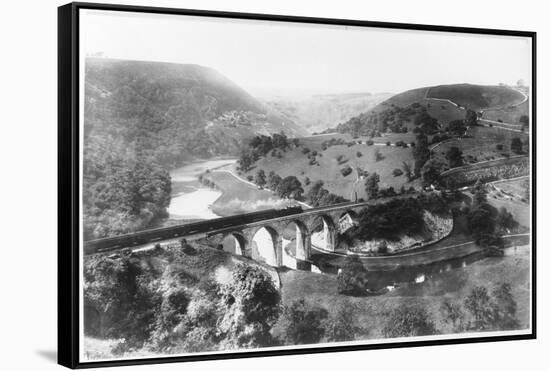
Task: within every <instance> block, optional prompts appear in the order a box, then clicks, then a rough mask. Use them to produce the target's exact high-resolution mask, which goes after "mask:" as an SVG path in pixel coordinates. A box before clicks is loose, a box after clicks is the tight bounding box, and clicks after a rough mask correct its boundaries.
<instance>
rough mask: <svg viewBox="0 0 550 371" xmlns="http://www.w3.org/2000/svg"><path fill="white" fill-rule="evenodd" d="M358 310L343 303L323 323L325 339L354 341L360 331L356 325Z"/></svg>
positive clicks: (351, 305) (351, 304) (347, 303)
mask: <svg viewBox="0 0 550 371" xmlns="http://www.w3.org/2000/svg"><path fill="white" fill-rule="evenodd" d="M357 312H358V308H357V306H356V305H355V304H353V303H352V302H347V301H346V302H344V303H342V304H341V305H339V306H338V308H336V310H335V311H333V312H332V313H331V314H330V316H329V318H327V320H326V322H325V337H326V340H327V341H330V342H334V341H351V340H355V337H356V336H357V333H358V332H359V331H360V330H361V328H360V327H358V326H357V325H356V323H357Z"/></svg>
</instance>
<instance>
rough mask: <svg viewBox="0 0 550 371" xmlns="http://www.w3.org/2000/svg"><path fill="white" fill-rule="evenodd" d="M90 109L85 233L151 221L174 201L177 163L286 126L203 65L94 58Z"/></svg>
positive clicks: (228, 150) (89, 72)
mask: <svg viewBox="0 0 550 371" xmlns="http://www.w3.org/2000/svg"><path fill="white" fill-rule="evenodd" d="M84 110H85V114H84V166H83V167H84V178H83V193H84V195H83V196H84V197H83V200H84V224H85V225H84V238H85V239H93V238H100V237H106V236H112V235H116V234H121V233H128V232H133V231H136V230H140V229H143V228H145V227H147V226H149V225H151V223H153V222H154V221H155V220H156V219H158V218H159V217H162V216H164V215H165V212H166V211H165V209H166V207H167V206H168V204H169V197H170V176H169V174H168V171H169V170H170V169H173V168H175V167H176V166H179V165H181V164H182V163H184V162H185V161H190V160H193V159H196V158H209V157H212V156H216V155H236V154H237V153H238V151H239V148H240V145H241V143H242V140H243V138H245V137H250V136H251V135H253V133H254V130H262V131H265V130H267V131H270V130H275V129H277V128H280V127H281V125H282V119H281V118H280V117H278V116H277V115H276V114H274V113H273V112H271V111H269V110H266V109H265V108H264V107H263V106H262V104H261V103H259V102H258V101H256V100H255V99H254V98H252V97H251V96H250V95H248V94H247V93H246V92H245V91H243V90H242V89H240V88H239V87H238V86H236V85H235V84H233V83H232V82H231V81H229V80H228V79H226V78H225V77H224V76H222V75H220V74H219V73H217V72H216V71H214V70H212V69H209V68H206V67H201V66H198V65H178V64H170V63H156V62H136V61H122V60H108V59H93V58H92V59H90V58H89V59H87V61H86V85H85V106H84ZM285 129H286V130H287V131H288V130H290V131H292V129H293V124H292V123H289V122H287V123H286V126H285ZM277 131H278V130H277Z"/></svg>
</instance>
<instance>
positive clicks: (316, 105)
mask: <svg viewBox="0 0 550 371" xmlns="http://www.w3.org/2000/svg"><path fill="white" fill-rule="evenodd" d="M391 96H392V94H391V93H346V94H323V95H312V96H307V97H302V98H295V99H291V98H279V97H275V98H270V99H267V100H266V104H267V105H268V106H270V107H273V108H274V109H276V110H277V111H279V112H282V113H284V114H285V116H286V117H288V118H290V119H291V120H292V121H294V122H297V123H299V124H300V126H302V127H304V128H306V129H307V130H309V131H310V132H312V133H315V132H322V131H324V130H326V129H328V128H331V127H334V126H336V125H337V124H339V123H342V122H345V121H347V120H349V119H350V118H352V117H353V116H356V115H358V114H360V113H361V112H365V111H368V110H370V109H371V108H373V107H375V106H376V105H377V104H379V103H380V102H383V101H384V100H386V99H388V98H389V97H391Z"/></svg>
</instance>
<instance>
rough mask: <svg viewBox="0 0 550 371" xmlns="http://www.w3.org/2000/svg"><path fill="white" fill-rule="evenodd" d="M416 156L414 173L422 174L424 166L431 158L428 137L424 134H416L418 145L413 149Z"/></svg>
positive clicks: (416, 174)
mask: <svg viewBox="0 0 550 371" xmlns="http://www.w3.org/2000/svg"><path fill="white" fill-rule="evenodd" d="M413 157H414V175H415V176H417V177H418V176H420V171H421V170H422V166H424V164H425V163H426V161H428V159H429V158H430V149H429V148H428V137H427V136H426V135H424V134H419V135H417V136H416V145H415V146H414V150H413Z"/></svg>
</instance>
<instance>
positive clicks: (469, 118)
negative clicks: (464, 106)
mask: <svg viewBox="0 0 550 371" xmlns="http://www.w3.org/2000/svg"><path fill="white" fill-rule="evenodd" d="M464 122H465V123H466V125H467V126H476V125H477V112H476V111H473V110H471V109H468V110H466V117H465V119H464Z"/></svg>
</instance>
